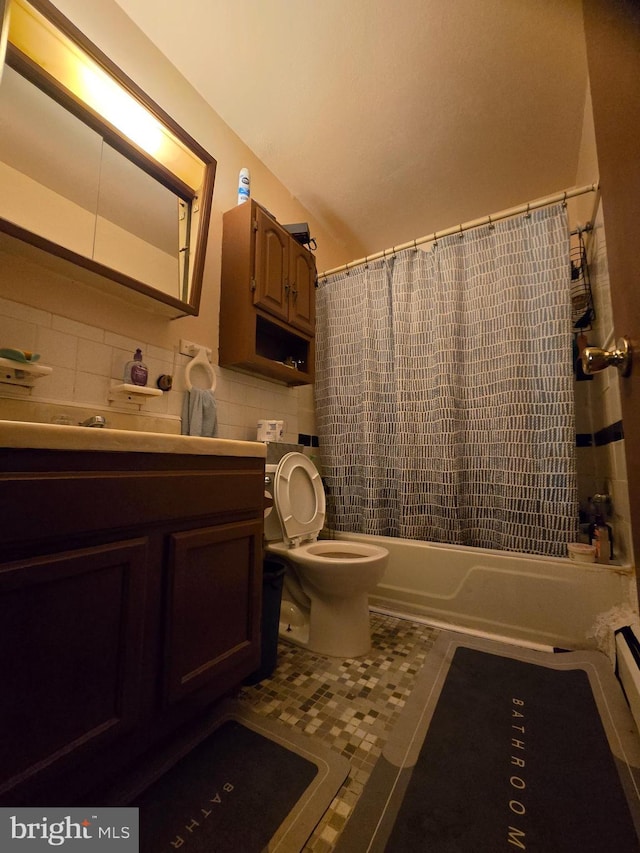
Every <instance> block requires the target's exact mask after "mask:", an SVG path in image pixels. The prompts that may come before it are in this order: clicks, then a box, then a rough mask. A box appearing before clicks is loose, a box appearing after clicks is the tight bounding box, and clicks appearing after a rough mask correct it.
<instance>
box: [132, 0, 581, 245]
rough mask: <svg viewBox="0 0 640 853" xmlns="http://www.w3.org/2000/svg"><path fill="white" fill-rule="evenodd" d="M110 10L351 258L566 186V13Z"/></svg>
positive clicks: (399, 4)
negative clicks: (125, 19)
mask: <svg viewBox="0 0 640 853" xmlns="http://www.w3.org/2000/svg"><path fill="white" fill-rule="evenodd" d="M117 2H118V4H119V5H120V6H121V7H122V9H123V10H124V11H125V12H126V13H127V14H128V15H129V17H130V18H132V20H133V21H134V22H135V23H136V24H137V25H138V26H139V27H140V28H141V29H142V30H144V32H145V33H146V34H147V36H148V37H149V38H150V39H151V41H153V42H154V43H155V44H156V46H157V47H158V48H159V49H160V50H161V51H162V52H163V53H164V54H165V55H166V56H167V57H168V58H169V60H170V61H171V62H172V63H173V64H174V65H175V66H176V67H177V68H178V69H179V71H181V72H182V74H183V75H184V76H185V77H186V78H187V79H188V80H189V81H190V83H191V84H192V85H193V86H194V87H195V88H196V89H197V90H198V91H199V93H200V94H201V95H202V96H203V97H204V98H205V99H206V100H207V102H208V103H210V104H211V106H212V107H213V108H214V109H215V110H216V112H217V113H218V114H219V115H220V116H221V117H222V118H223V119H224V121H225V122H226V123H227V124H228V125H229V126H230V127H231V128H232V129H233V130H234V131H235V132H236V133H237V134H238V135H239V136H240V138H241V139H242V140H243V141H244V142H245V143H246V144H247V145H248V146H249V148H251V150H252V151H253V152H254V153H255V154H256V155H257V156H258V157H259V158H260V160H262V162H263V163H264V164H265V165H266V166H267V167H268V168H269V169H270V170H271V171H272V172H273V173H274V174H275V175H276V176H277V177H278V178H279V180H280V181H281V182H282V183H283V184H284V185H285V186H286V187H287V188H288V190H289V191H290V192H291V193H292V194H293V195H294V196H296V197H297V198H298V199H299V200H300V202H301V203H302V204H303V205H304V206H305V207H306V208H307V210H308V211H309V212H310V213H311V214H312V215H313V216H315V217H316V218H317V220H318V221H319V223H320V224H321V225H322V226H323V227H325V228H326V229H327V230H328V232H329V233H330V234H331V235H332V237H334V238H335V239H336V240H338V241H339V242H342V243H345V244H348V245H349V246H350V247H351V248H352V249H355V250H357V253H358V254H356V255H355V257H359V256H363V255H365V254H372V253H374V252H376V251H380V250H382V249H385V248H388V247H391V246H393V245H398V244H400V243H403V242H407V241H409V240H412V239H414V238H417V237H420V236H423V235H425V234H429V233H431V232H433V231H435V230H441V229H445V228H448V227H451V226H454V225H456V224H458V223H460V222H466V221H468V220H471V219H475V218H477V217H480V216H485V215H487V214H491V213H494V212H497V211H498V210H502V209H505V208H509V207H512V206H514V205H518V204H522V203H526V202H527V201H530V200H533V199H535V198H540V197H542V196H544V195H547V194H550V193H555V192H557V191H559V190H563V189H565V188H567V187H570V186H573V185H574V184H575V180H576V169H577V164H578V151H579V145H580V138H581V133H582V123H583V113H584V104H585V96H586V92H587V70H586V58H585V46H584V33H583V27H582V6H581V0H536V2H531V0H482V2H480V0H445V1H444V2H443V0H394V1H393V2H391V0H180V2H179V3H176V2H175V0H117ZM345 260H348V258H345Z"/></svg>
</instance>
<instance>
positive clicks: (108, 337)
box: [0, 299, 314, 441]
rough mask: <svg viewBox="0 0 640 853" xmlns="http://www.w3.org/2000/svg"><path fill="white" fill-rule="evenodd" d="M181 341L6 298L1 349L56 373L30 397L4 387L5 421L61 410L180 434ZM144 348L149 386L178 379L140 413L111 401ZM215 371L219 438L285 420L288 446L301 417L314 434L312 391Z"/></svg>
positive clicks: (0, 316) (184, 360)
mask: <svg viewBox="0 0 640 853" xmlns="http://www.w3.org/2000/svg"><path fill="white" fill-rule="evenodd" d="M179 343H180V342H179V339H176V341H175V342H174V346H173V348H172V349H167V348H163V347H158V346H155V345H154V344H153V343H152V342H149V341H143V340H137V339H134V338H129V337H125V336H122V335H119V334H117V333H115V332H112V331H109V330H108V329H102V328H100V327H99V326H95V325H90V324H85V323H80V322H78V321H76V320H71V319H69V318H68V317H65V316H64V315H62V314H56V313H51V312H48V311H43V310H40V309H38V308H33V307H31V306H28V305H25V304H23V303H21V302H17V301H13V300H8V299H0V346H2V347H14V348H16V349H22V350H31V351H33V352H37V353H39V354H40V363H41V364H43V365H47V366H48V367H51V368H53V369H52V372H51V374H50V375H48V376H45V377H42V378H40V379H38V380H37V381H36V383H35V386H34V388H33V389H32V391H31V392H29V391H26V390H23V389H18V388H16V387H15V386H11V385H6V384H5V385H2V384H0V418H9V419H13V420H21V419H26V420H33V419H38V420H51V419H52V417H53V416H54V413H55V406H61V407H65V409H66V410H70V411H74V410H76V409H77V410H78V412H79V413H80V412H81V411H84V410H89V411H91V412H96V413H100V414H103V415H104V416H105V417H106V418H107V422H108V425H112V426H115V427H116V428H121V427H123V426H124V427H126V425H127V423H128V422H129V421H131V427H130V428H133V429H149V430H150V431H153V432H155V431H161V432H175V433H179V432H180V429H181V422H180V416H181V412H182V406H183V401H184V391H185V385H184V369H185V366H186V365H187V364H188V363H189V361H190V359H189V357H188V356H184V355H181V354H180V353H179V351H178V350H179ZM138 347H139V348H140V349H141V350H142V352H143V358H144V361H145V363H146V365H147V367H148V368H149V381H148V384H149V386H151V387H156V381H157V379H158V377H159V376H160V375H162V374H169V375H172V376H173V388H172V390H171V391H168V392H165V393H163V394H162V396H159V397H153V398H149V399H148V400H145V402H144V405H143V407H142V408H141V409H140V410H138V408H137V407H131V406H130V405H126V404H120V403H119V402H112V403H109V399H108V398H109V392H110V388H111V386H112V384H114V383H118V382H122V380H123V375H124V367H125V364H126V363H127V361H129V360H130V359H131V358H132V356H133V353H134V352H135V350H136V348H138ZM214 361H215V354H214ZM213 368H214V371H215V373H216V389H215V397H216V402H217V411H218V431H217V435H218V437H220V438H231V439H240V440H249V441H255V439H256V427H257V422H258V420H260V419H264V418H277V419H279V420H284V421H285V423H286V428H285V434H284V439H285V441H297V438H298V434H299V426H300V425H299V420H302V421H303V423H302V427H303V431H305V432H306V431H310V432H311V431H313V429H314V425H313V422H312V421H313V417H312V412H311V411H310V406H311V405H312V404H310V402H309V400H310V399H311V400H312V395H311V396H310V393H309V392H310V389H304V387H303V388H302V389H298V388H288V387H286V386H284V385H278V384H275V383H272V382H268V381H266V380H264V379H260V378H257V377H253V376H249V375H244V374H241V373H236V372H234V371H229V370H225V369H222V368H219V367H218V366H217V365H216V364H214V365H213ZM305 391H306V393H305ZM21 400H22V401H24V402H23V403H20V401H21ZM299 400H302V405H301V407H300V406H299ZM299 408H300V412H301V418H299ZM80 416H81V415H80V414H79V418H80ZM110 416H111V421H112V423H109V418H110ZM134 420H135V423H134Z"/></svg>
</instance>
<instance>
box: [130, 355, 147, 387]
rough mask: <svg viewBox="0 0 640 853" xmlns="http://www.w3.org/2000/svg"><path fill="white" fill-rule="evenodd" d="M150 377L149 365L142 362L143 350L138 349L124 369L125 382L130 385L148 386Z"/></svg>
mask: <svg viewBox="0 0 640 853" xmlns="http://www.w3.org/2000/svg"><path fill="white" fill-rule="evenodd" d="M148 377H149V371H148V369H147V365H146V364H145V363H144V362H143V360H142V350H141V349H137V350H136V351H135V354H134V356H133V358H132V359H131V361H128V362H127V363H126V365H125V368H124V381H125V382H126V383H127V384H128V385H146V384H147V379H148Z"/></svg>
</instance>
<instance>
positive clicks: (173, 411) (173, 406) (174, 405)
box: [164, 387, 184, 417]
mask: <svg viewBox="0 0 640 853" xmlns="http://www.w3.org/2000/svg"><path fill="white" fill-rule="evenodd" d="M164 396H165V397H166V398H167V413H168V414H169V415H178V417H182V405H183V402H184V393H183V392H181V391H176V390H175V387H174V388H172V389H171V391H168V392H167V393H166V394H165V395H164Z"/></svg>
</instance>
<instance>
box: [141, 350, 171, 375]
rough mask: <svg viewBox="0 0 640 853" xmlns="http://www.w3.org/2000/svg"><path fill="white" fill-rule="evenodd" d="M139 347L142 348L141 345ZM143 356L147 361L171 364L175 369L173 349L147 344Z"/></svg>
mask: <svg viewBox="0 0 640 853" xmlns="http://www.w3.org/2000/svg"><path fill="white" fill-rule="evenodd" d="M138 346H140V344H138ZM142 354H143V356H144V359H145V361H151V360H153V359H155V360H157V361H161V362H163V363H166V364H169V365H171V366H172V367H173V360H174V356H175V353H174V351H173V350H171V349H167V348H166V347H156V346H154V345H153V344H145V346H144V349H143V350H142ZM169 372H171V371H169Z"/></svg>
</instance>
